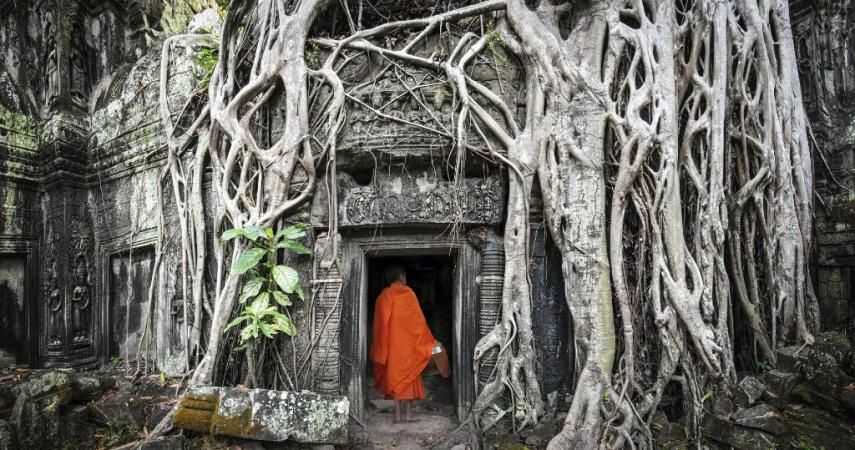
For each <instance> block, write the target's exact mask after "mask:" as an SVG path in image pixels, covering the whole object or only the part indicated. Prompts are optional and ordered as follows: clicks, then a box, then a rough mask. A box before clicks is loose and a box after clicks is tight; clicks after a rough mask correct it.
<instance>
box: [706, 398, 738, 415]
mask: <svg viewBox="0 0 855 450" xmlns="http://www.w3.org/2000/svg"><path fill="white" fill-rule="evenodd" d="M734 409H735V407H734V406H733V401H731V400H730V399H729V398H727V397H725V396H723V395H716V396H714V397H713V398H712V399H710V411H711V412H712V413H713V414H715V415H717V416H719V417H729V416H730V415H731V414H733V411H734Z"/></svg>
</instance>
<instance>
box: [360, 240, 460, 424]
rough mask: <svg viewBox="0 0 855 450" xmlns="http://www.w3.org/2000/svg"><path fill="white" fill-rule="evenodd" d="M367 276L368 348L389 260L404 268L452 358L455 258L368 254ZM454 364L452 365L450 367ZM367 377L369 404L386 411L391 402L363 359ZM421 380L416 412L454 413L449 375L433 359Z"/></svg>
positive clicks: (425, 312) (409, 282) (431, 324)
mask: <svg viewBox="0 0 855 450" xmlns="http://www.w3.org/2000/svg"><path fill="white" fill-rule="evenodd" d="M367 263H368V265H367V269H366V270H367V277H368V296H367V298H366V300H367V305H366V306H367V308H368V328H367V330H366V333H367V334H366V348H367V349H370V348H371V343H372V330H373V329H374V311H375V308H374V306H375V301H376V299H377V297H378V296H379V295H380V292H381V291H382V290H383V288H384V287H386V282H385V280H384V279H383V273H384V269H385V267H386V266H387V265H389V264H398V265H400V266H403V267H404V268H405V269H406V271H407V285H408V286H409V287H410V288H412V289H413V291H414V292H415V294H416V297H417V298H418V299H419V305H420V306H421V308H422V312H423V313H424V315H425V320H426V321H427V324H428V327H429V328H430V330H431V333H432V334H433V336H434V337H435V338H436V339H437V340H438V341H440V342H442V343H443V345H445V348H446V349H447V350H448V353H449V359H450V360H452V361H453V360H454V355H455V351H456V348H455V345H456V342H455V340H454V327H455V324H457V321H456V320H455V319H456V317H455V314H454V310H455V308H454V288H455V285H454V271H455V270H456V268H455V258H454V257H453V256H452V255H448V254H445V255H443V254H434V255H420V256H391V257H369V258H368V261H367ZM455 369H456V368H455V367H452V371H454V370H455ZM365 370H366V375H365V376H366V381H367V383H368V386H369V388H368V392H366V397H367V400H368V402H367V403H368V405H367V407H368V408H373V409H376V410H380V411H383V412H385V411H386V410H387V409H389V406H391V405H392V404H391V401H390V400H384V399H382V397H381V394H380V393H379V392H377V391H376V389H374V386H373V368H372V365H371V361H366V368H365ZM422 380H423V382H424V384H425V389H426V391H427V398H426V399H425V400H424V401H421V402H418V409H419V412H425V413H429V414H440V415H444V416H452V417H453V416H454V415H455V412H456V411H455V403H454V400H455V396H454V384H453V383H452V378H451V377H449V378H442V377H441V376H440V375H439V373H438V372H437V370H436V368H435V366H434V364H433V363H429V364H428V366H427V368H426V369H425V371H424V372H423V373H422Z"/></svg>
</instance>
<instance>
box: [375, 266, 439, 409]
mask: <svg viewBox="0 0 855 450" xmlns="http://www.w3.org/2000/svg"><path fill="white" fill-rule="evenodd" d="M384 277H385V279H386V282H387V283H389V287H387V288H385V289H383V292H381V293H380V296H379V297H377V303H376V306H375V309H374V339H373V341H372V342H371V352H370V357H371V363H372V365H373V367H374V386H375V387H376V388H377V390H379V391H380V392H381V393H383V394H384V395H385V396H386V398H387V399H388V398H391V399H393V400H395V417H394V419H393V421H392V423H400V422H402V421H406V422H415V421H416V420H415V419H413V415H412V409H413V400H415V399H424V398H425V387H424V384H423V383H422V371H423V370H424V368H425V367H426V366H427V364H428V363H429V362H430V361H431V359H432V358H434V355H442V356H445V354H444V353H445V349H444V348H443V347H442V344H440V343H439V342H438V341H437V340H436V339H434V337H433V334H431V332H430V329H429V328H428V326H427V322H426V321H425V316H424V314H422V309H421V307H420V306H419V301H418V299H417V298H416V294H415V293H414V292H413V290H412V289H410V288H409V287H408V286H407V273H406V271H405V270H404V268H403V267H401V266H399V265H394V264H393V265H390V266H388V267H386V270H385V273H384ZM447 361H448V358H447V356H446V357H445V365H446V367H444V368H443V367H440V372H441V374H442V375H443V376H444V377H447V376H448V371H449V369H448V367H447V365H448V363H447ZM402 403H406V404H407V413H406V418H404V419H403V420H402V418H401V404H402Z"/></svg>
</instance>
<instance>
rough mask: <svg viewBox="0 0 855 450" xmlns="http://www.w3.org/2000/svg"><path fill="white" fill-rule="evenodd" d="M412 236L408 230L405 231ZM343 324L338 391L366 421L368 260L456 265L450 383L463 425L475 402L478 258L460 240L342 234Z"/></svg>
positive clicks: (441, 234) (434, 236) (387, 233)
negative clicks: (438, 258)
mask: <svg viewBox="0 0 855 450" xmlns="http://www.w3.org/2000/svg"><path fill="white" fill-rule="evenodd" d="M409 233H412V229H410V230H409ZM341 245H342V255H341V256H342V259H341V261H342V264H343V270H342V272H343V273H342V275H343V283H344V285H343V289H342V300H343V302H342V305H343V311H342V320H341V366H340V370H341V391H342V393H343V394H346V395H347V396H348V398H349V400H350V405H351V412H352V413H353V414H354V415H355V416H356V417H357V418H359V419H360V420H362V419H363V417H364V411H365V395H366V393H367V389H368V386H367V381H368V380H367V379H366V370H365V369H366V367H367V362H368V359H367V358H368V355H367V354H368V349H367V339H366V337H367V333H368V332H369V331H368V302H369V301H373V299H369V298H368V272H367V260H368V258H369V257H389V256H414V255H425V256H430V255H449V256H451V257H452V260H453V261H454V280H455V281H454V289H453V292H454V294H453V295H454V298H453V300H452V305H453V308H454V311H453V318H454V319H453V320H454V323H453V336H454V355H453V360H452V383H453V386H454V404H455V411H456V412H457V417H458V419H459V420H461V421H462V420H464V419H465V418H466V416H467V415H468V414H469V410H470V409H471V408H472V403H473V402H474V399H475V373H474V371H473V367H472V356H473V354H474V351H475V343H476V341H477V333H478V330H477V323H478V321H477V317H478V302H477V295H478V291H477V284H476V276H477V275H478V274H479V273H480V264H481V255H480V253H479V252H478V251H477V250H476V249H475V248H474V247H472V246H471V245H470V244H469V243H468V242H467V241H466V238H465V236H464V235H463V234H456V235H451V236H450V235H448V234H447V233H445V232H444V231H443V230H437V231H436V232H435V233H427V232H425V231H420V232H419V234H408V233H407V232H406V231H400V232H394V231H389V230H388V229H384V230H383V231H382V233H380V232H377V231H376V230H371V231H370V234H369V235H365V234H364V233H358V232H357V233H347V232H343V233H342V241H341Z"/></svg>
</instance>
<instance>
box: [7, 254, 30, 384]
mask: <svg viewBox="0 0 855 450" xmlns="http://www.w3.org/2000/svg"><path fill="white" fill-rule="evenodd" d="M26 271H27V258H26V256H25V255H0V369H3V368H6V367H9V366H13V365H22V364H24V365H25V364H27V363H29V361H28V360H27V348H26V346H27V345H29V344H30V343H29V342H28V341H27V319H28V317H27V307H28V305H27V300H28V298H27V295H26V285H25V283H24V279H25V277H26Z"/></svg>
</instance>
